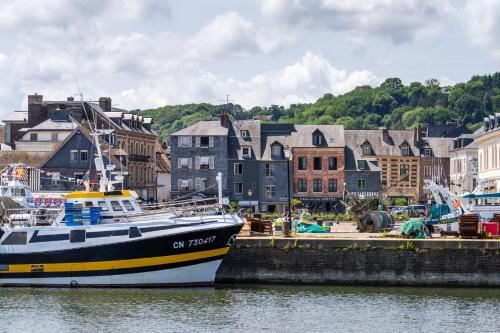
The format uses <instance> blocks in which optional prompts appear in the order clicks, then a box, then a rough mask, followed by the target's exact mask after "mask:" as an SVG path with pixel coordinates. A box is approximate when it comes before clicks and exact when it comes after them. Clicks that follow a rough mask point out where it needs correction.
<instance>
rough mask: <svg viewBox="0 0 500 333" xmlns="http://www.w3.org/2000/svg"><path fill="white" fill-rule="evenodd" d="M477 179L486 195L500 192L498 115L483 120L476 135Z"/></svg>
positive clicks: (499, 126)
mask: <svg viewBox="0 0 500 333" xmlns="http://www.w3.org/2000/svg"><path fill="white" fill-rule="evenodd" d="M475 142H476V144H477V162H478V173H479V178H480V179H481V180H482V181H483V184H484V191H485V192H486V193H492V192H498V191H500V113H495V114H494V115H491V116H489V117H486V118H484V123H483V127H482V128H481V130H480V131H478V132H477V133H476V137H475Z"/></svg>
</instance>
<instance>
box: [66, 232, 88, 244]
mask: <svg viewBox="0 0 500 333" xmlns="http://www.w3.org/2000/svg"><path fill="white" fill-rule="evenodd" d="M69 241H70V243H81V242H85V230H71V231H70V233H69Z"/></svg>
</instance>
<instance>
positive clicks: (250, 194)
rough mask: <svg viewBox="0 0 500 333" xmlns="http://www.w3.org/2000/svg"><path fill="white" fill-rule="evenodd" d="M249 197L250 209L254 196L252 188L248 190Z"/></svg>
mask: <svg viewBox="0 0 500 333" xmlns="http://www.w3.org/2000/svg"><path fill="white" fill-rule="evenodd" d="M247 195H248V201H249V204H250V207H252V195H253V191H252V189H251V188H249V189H248V191H247Z"/></svg>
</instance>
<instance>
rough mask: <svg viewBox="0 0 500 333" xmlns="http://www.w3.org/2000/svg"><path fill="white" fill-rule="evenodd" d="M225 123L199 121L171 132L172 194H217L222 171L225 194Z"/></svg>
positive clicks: (225, 192)
mask: <svg viewBox="0 0 500 333" xmlns="http://www.w3.org/2000/svg"><path fill="white" fill-rule="evenodd" d="M228 127H229V119H228V117H227V115H224V116H223V117H222V118H221V120H220V121H201V122H198V123H196V124H194V125H192V126H189V127H187V128H184V129H182V130H180V131H178V132H175V133H173V134H172V135H171V136H170V144H171V146H170V154H171V155H170V156H171V166H172V167H171V170H172V186H171V187H172V197H173V198H179V197H190V196H201V197H203V196H215V195H217V180H216V177H217V174H218V173H219V172H221V173H222V174H223V191H224V194H225V195H228V186H227V177H228V164H227V157H228V132H229V131H228Z"/></svg>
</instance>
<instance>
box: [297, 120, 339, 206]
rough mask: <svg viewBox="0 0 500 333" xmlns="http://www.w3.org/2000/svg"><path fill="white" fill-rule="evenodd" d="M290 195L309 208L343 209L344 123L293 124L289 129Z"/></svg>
mask: <svg viewBox="0 0 500 333" xmlns="http://www.w3.org/2000/svg"><path fill="white" fill-rule="evenodd" d="M290 146H291V147H292V156H293V157H292V161H293V196H294V197H295V198H297V199H299V200H300V201H301V202H302V204H303V205H305V206H307V207H308V208H309V209H310V210H312V211H318V210H319V211H337V212H340V211H342V210H343V208H344V207H343V206H342V205H341V204H340V199H342V198H343V196H344V183H345V180H344V168H345V157H344V148H345V141H344V127H343V126H340V125H295V126H294V131H293V132H292V133H291V140H290Z"/></svg>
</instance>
